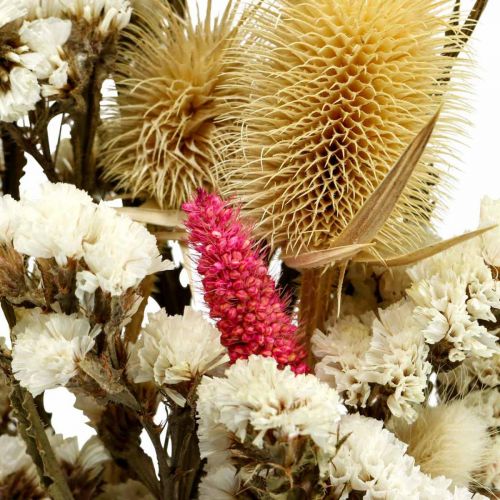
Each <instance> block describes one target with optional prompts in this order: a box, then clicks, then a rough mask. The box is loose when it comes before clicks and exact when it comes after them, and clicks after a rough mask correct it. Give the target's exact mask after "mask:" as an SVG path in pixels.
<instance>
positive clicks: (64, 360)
mask: <svg viewBox="0 0 500 500" xmlns="http://www.w3.org/2000/svg"><path fill="white" fill-rule="evenodd" d="M97 333H98V331H96V330H93V331H92V330H91V327H90V324H89V322H88V321H87V319H86V318H83V317H80V316H78V315H76V314H72V315H70V316H68V315H65V314H60V313H50V314H42V313H41V312H40V311H38V310H33V311H29V312H27V313H25V314H24V315H23V317H22V319H21V320H20V321H19V322H18V324H17V325H16V326H15V327H14V328H13V337H14V339H15V343H14V346H13V349H12V370H13V372H14V376H15V377H16V379H17V380H19V383H20V384H21V385H22V386H23V387H25V388H26V389H28V390H29V391H30V392H31V393H32V394H33V395H34V396H37V395H38V394H41V393H42V392H43V391H45V390H47V389H52V388H55V387H58V386H64V385H66V384H67V383H68V382H69V380H70V379H71V378H72V377H74V376H75V375H76V374H77V363H78V361H79V360H81V359H83V358H84V357H85V355H86V354H87V353H88V352H89V351H90V350H91V349H92V347H93V346H94V337H95V335H96V334H97Z"/></svg>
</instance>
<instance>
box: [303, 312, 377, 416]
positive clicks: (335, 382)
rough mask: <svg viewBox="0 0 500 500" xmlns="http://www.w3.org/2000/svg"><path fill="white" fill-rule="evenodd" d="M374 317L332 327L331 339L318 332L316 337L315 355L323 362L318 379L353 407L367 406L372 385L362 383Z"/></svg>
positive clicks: (343, 320)
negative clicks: (332, 388) (333, 389)
mask: <svg viewBox="0 0 500 500" xmlns="http://www.w3.org/2000/svg"><path fill="white" fill-rule="evenodd" d="M373 319H374V315H373V314H365V315H362V316H361V317H360V318H358V317H357V316H353V315H348V316H345V317H343V318H341V319H339V320H338V321H337V322H336V323H335V324H334V325H332V326H329V327H328V329H327V335H325V334H323V333H322V332H320V331H317V332H316V333H315V334H314V335H313V337H312V349H313V353H314V355H315V356H316V358H318V359H319V360H320V361H319V362H318V363H317V364H316V366H315V372H316V376H317V377H318V378H319V379H320V380H322V381H324V382H327V383H328V384H329V385H331V386H332V387H334V388H335V389H336V390H337V392H338V393H339V394H341V395H342V397H343V398H344V399H345V403H346V404H348V405H351V406H364V405H365V403H366V400H367V399H368V396H369V395H370V385H369V384H368V382H362V381H361V374H362V369H363V365H364V357H365V354H366V351H367V350H368V348H369V347H370V340H371V324H372V321H373Z"/></svg>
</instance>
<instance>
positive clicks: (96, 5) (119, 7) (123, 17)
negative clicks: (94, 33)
mask: <svg viewBox="0 0 500 500" xmlns="http://www.w3.org/2000/svg"><path fill="white" fill-rule="evenodd" d="M60 3H61V9H62V10H63V12H65V13H67V14H69V15H71V16H74V17H75V18H76V19H84V20H85V21H86V22H88V23H89V24H96V25H97V26H98V29H99V31H100V33H101V34H102V35H107V34H108V33H110V32H116V31H120V30H122V29H123V28H125V27H126V26H127V24H128V23H129V22H130V16H131V15H132V7H131V5H130V2H129V1H128V0H60Z"/></svg>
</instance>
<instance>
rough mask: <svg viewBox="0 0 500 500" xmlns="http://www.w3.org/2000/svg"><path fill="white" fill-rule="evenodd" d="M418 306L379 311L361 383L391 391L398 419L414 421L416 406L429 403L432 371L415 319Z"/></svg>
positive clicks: (390, 404)
mask: <svg viewBox="0 0 500 500" xmlns="http://www.w3.org/2000/svg"><path fill="white" fill-rule="evenodd" d="M413 308H414V305H413V304H412V303H411V302H410V301H404V300H403V301H401V302H398V303H397V304H393V305H392V306H389V307H388V308H386V309H380V310H379V318H380V319H375V320H374V321H373V326H372V328H373V336H372V339H371V342H370V348H369V349H368V351H367V353H366V356H365V366H364V367H363V373H362V375H361V377H360V379H361V380H362V381H364V382H369V383H376V384H379V385H381V386H385V387H386V388H388V389H389V390H390V391H391V392H392V394H391V395H390V396H389V397H388V398H387V406H388V407H389V409H390V410H391V413H392V414H393V415H394V416H396V417H403V418H405V419H406V420H407V421H413V420H414V419H415V418H416V416H417V414H416V412H415V410H414V405H416V404H419V403H422V402H423V401H424V399H425V395H424V391H425V389H426V387H427V379H428V377H429V375H430V373H431V371H432V366H431V364H430V363H429V362H428V361H427V355H428V353H429V347H428V346H427V345H426V343H425V339H424V337H423V335H422V333H421V331H420V329H419V327H418V324H417V323H416V322H415V320H414V318H413V317H412V311H413Z"/></svg>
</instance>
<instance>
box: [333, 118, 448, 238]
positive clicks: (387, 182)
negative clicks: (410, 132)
mask: <svg viewBox="0 0 500 500" xmlns="http://www.w3.org/2000/svg"><path fill="white" fill-rule="evenodd" d="M438 117H439V111H438V112H437V113H436V114H435V115H434V116H433V117H432V119H431V120H430V121H429V123H428V124H427V125H426V126H425V127H424V128H423V129H422V130H421V131H420V132H419V133H418V134H417V135H416V137H415V139H413V141H412V142H411V144H410V145H409V146H408V148H407V149H406V150H405V152H404V153H403V155H402V156H401V158H400V159H399V160H398V161H397V163H396V164H395V165H394V167H393V168H392V169H391V170H390V171H389V172H388V174H387V175H386V176H385V178H384V180H383V181H382V182H381V183H380V184H379V185H378V186H377V188H376V189H375V191H374V192H373V193H372V194H371V195H370V197H369V198H368V199H367V200H366V202H365V203H364V204H363V206H362V207H361V209H360V210H359V211H358V212H357V213H356V215H355V216H354V217H353V219H352V221H351V222H350V223H349V225H348V226H347V227H346V228H345V230H344V231H343V232H342V233H341V234H340V236H339V237H338V238H337V240H336V242H335V243H336V246H346V245H354V244H356V243H368V242H371V241H372V240H373V239H374V238H375V236H376V235H377V233H378V231H379V230H380V228H381V227H382V226H383V225H384V223H385V221H386V220H387V219H388V217H389V216H390V215H391V213H392V211H393V209H394V207H395V205H396V203H397V201H398V199H399V197H400V196H401V193H402V192H403V190H404V188H405V187H406V185H407V184H408V181H409V180H410V178H411V175H412V173H413V171H414V170H415V167H416V166H417V165H418V162H419V160H420V158H421V156H422V154H423V152H424V150H425V147H426V145H427V143H428V142H429V139H430V137H431V135H432V131H433V130H434V126H435V124H436V121H437V119H438Z"/></svg>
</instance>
